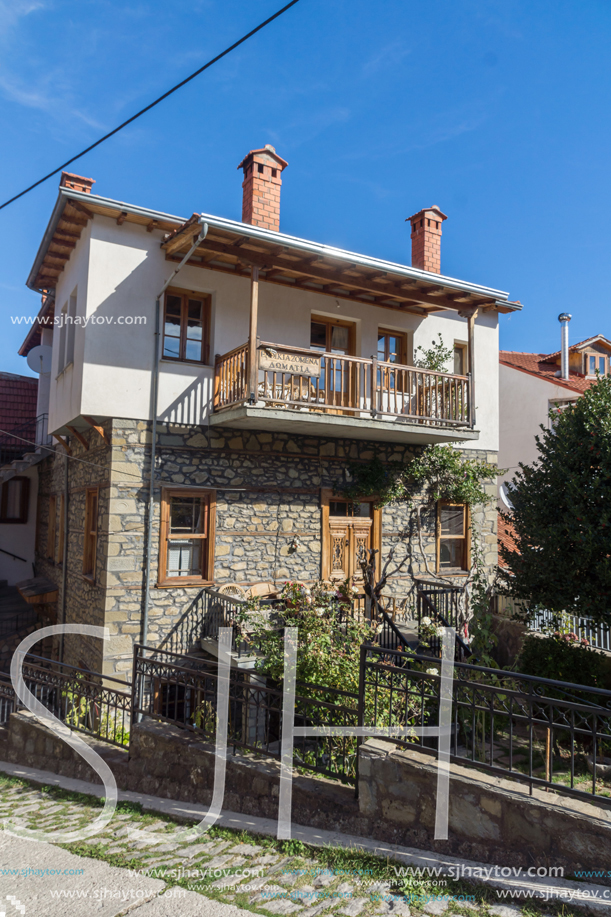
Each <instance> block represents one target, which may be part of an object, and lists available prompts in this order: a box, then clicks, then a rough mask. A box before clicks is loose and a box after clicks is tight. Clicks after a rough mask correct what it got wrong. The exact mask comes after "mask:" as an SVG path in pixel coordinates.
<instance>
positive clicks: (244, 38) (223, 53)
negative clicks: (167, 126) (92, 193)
mask: <svg viewBox="0 0 611 917" xmlns="http://www.w3.org/2000/svg"><path fill="white" fill-rule="evenodd" d="M296 3H299V0H291V2H290V3H287V5H286V6H283V7H282V9H281V10H278V12H277V13H274V15H273V16H270V17H269V19H266V20H265V22H262V23H260V25H258V26H257V27H256V28H255V29H252V30H251V31H250V32H248V33H247V34H246V35H243V36H242V38H240V39H239V40H238V41H236V42H234V43H233V44H232V45H230V46H229V47H228V48H225V50H224V51H221V53H220V54H217V55H216V57H213V58H212V60H209V61H208V63H207V64H204V66H203V67H200V68H199V70H196V71H195V72H194V73H192V74H191V76H188V77H187V78H186V79H184V80H181V82H180V83H177V84H176V86H172V88H171V89H168V91H167V92H164V94H163V95H162V96H159V98H158V99H155V101H154V102H151V103H150V105H147V106H146V107H145V108H142V109H141V110H140V111H138V112H136V114H135V115H132V116H131V118H128V119H127V121H124V122H123V124H119V126H118V127H115V128H114V130H112V131H110V132H109V133H108V134H104V136H103V137H100V139H99V140H96V142H95V143H92V144H91V146H88V147H87V148H86V149H84V150H81V152H80V153H77V154H76V156H73V157H72V159H67V160H66V162H64V163H62V164H61V166H58V167H57V169H53V171H52V172H49V173H48V175H45V176H44V177H43V178H39V179H38V181H35V182H34V184H33V185H30V186H29V188H25V189H24V190H23V191H20V192H19V194H15V195H14V197H11V198H9V199H8V201H5V202H4V203H3V204H0V210H3V209H4V208H5V207H8V205H9V204H12V203H13V201H17V200H19V198H20V197H23V196H24V194H27V193H28V192H29V191H32V190H33V189H34V188H37V187H38V185H42V183H43V182H45V181H46V180H47V179H48V178H51V177H52V176H53V175H57V173H58V172H61V170H62V169H65V168H66V166H69V165H70V164H71V163H73V162H76V160H77V159H80V158H81V157H82V156H84V155H85V153H89V152H91V150H94V149H95V148H96V146H99V145H100V144H101V143H104V141H105V140H108V139H109V137H112V136H114V134H118V133H119V131H121V130H123V128H124V127H127V125H128V124H131V123H132V122H133V121H135V120H136V119H137V118H139V117H140V116H141V115H144V114H145V113H146V112H147V111H150V110H151V108H154V107H155V105H159V103H160V102H163V100H164V99H167V97H168V96H171V95H172V93H173V92H176V90H177V89H181V88H182V87H183V86H186V84H187V83H190V82H191V80H194V79H195V77H196V76H199V74H200V73H203V72H204V70H207V69H208V67H211V66H212V65H213V64H216V62H217V61H220V60H221V58H223V57H225V56H226V55H227V54H229V53H230V52H231V51H233V50H235V48H237V47H239V45H242V44H244V42H245V41H248V39H249V38H252V36H253V35H256V34H257V32H260V31H261V29H264V28H265V26H266V25H269V24H270V22H273V21H274V19H278V17H279V16H282V14H283V13H286V11H287V10H289V9H290V8H291V7H292V6H295V4H296Z"/></svg>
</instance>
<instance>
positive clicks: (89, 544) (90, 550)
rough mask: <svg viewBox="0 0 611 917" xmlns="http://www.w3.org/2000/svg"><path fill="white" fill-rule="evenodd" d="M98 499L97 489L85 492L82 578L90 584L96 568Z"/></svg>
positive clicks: (93, 581)
mask: <svg viewBox="0 0 611 917" xmlns="http://www.w3.org/2000/svg"><path fill="white" fill-rule="evenodd" d="M99 498H100V491H99V488H98V487H88V488H87V490H86V492H85V520H84V527H83V528H84V531H83V535H84V537H83V576H84V577H85V578H86V579H88V580H90V581H91V582H92V583H95V576H96V568H97V552H98V518H99V515H100V506H99ZM94 501H95V503H94ZM94 505H95V512H94V508H93V507H94Z"/></svg>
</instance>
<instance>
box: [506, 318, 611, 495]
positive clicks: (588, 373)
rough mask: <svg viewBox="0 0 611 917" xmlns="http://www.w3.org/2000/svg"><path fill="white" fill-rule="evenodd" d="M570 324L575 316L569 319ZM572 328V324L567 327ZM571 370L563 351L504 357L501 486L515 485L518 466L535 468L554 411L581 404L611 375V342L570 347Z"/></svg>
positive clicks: (591, 341) (594, 341) (598, 337)
mask: <svg viewBox="0 0 611 917" xmlns="http://www.w3.org/2000/svg"><path fill="white" fill-rule="evenodd" d="M567 318H568V320H570V317H567ZM563 324H564V326H565V328H566V329H567V334H568V321H566V322H564V323H563ZM566 353H567V361H566V370H565V371H564V372H563V368H562V351H561V350H559V351H558V352H557V353H551V354H543V353H516V352H514V351H509V350H501V352H500V353H499V361H500V369H499V421H500V436H499V466H500V467H501V468H506V469H507V471H506V473H505V474H504V475H503V476H501V477H499V486H501V487H502V485H503V484H504V483H505V482H507V481H511V479H512V478H513V476H514V475H515V473H516V471H517V470H518V465H519V463H520V462H523V463H524V464H525V465H530V464H532V462H534V461H535V459H536V458H537V456H538V452H537V443H536V440H535V437H536V436H537V434H538V433H540V427H541V425H543V426H544V427H546V428H549V425H550V417H549V412H550V410H552V409H557V410H562V408H563V407H566V405H567V404H570V403H571V402H572V401H576V400H577V399H578V398H579V396H580V395H582V394H583V393H584V392H585V391H586V390H587V389H588V388H589V387H590V385H592V383H593V382H594V381H595V380H596V377H597V373H600V374H601V375H603V376H605V375H608V374H609V372H610V371H611V370H610V362H609V361H610V359H611V341H609V340H607V338H605V337H603V335H602V334H598V335H596V336H594V337H591V338H588V339H587V340H586V341H580V342H579V343H578V344H573V345H572V346H571V347H568V340H567V349H566Z"/></svg>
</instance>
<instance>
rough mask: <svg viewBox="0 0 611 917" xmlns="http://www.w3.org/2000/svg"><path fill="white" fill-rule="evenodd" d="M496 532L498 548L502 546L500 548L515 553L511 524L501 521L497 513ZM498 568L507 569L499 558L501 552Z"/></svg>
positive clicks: (501, 518)
mask: <svg viewBox="0 0 611 917" xmlns="http://www.w3.org/2000/svg"><path fill="white" fill-rule="evenodd" d="M497 532H498V535H497V537H498V543H499V548H500V547H501V545H502V546H503V547H504V548H506V549H507V550H508V551H515V550H516V544H515V541H514V530H513V526H512V525H511V523H507V522H505V520H504V519H503V517H502V516H501V514H500V513H499V517H498V529H497ZM499 567H504V568H505V569H507V564H506V563H505V561H504V560H503V558H502V557H501V552H500V551H499Z"/></svg>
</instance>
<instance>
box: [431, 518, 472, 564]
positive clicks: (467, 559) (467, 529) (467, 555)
mask: <svg viewBox="0 0 611 917" xmlns="http://www.w3.org/2000/svg"><path fill="white" fill-rule="evenodd" d="M443 506H461V507H462V508H463V513H464V516H463V519H464V535H463V536H452V535H445V536H442V534H441V508H442V507H443ZM470 521H471V514H470V507H469V504H468V503H454V502H452V501H451V500H438V501H437V514H436V524H435V569H436V572H437V574H438V575H439V576H467V575H468V574H469V570H470V567H471V526H470ZM459 538H461V540H462V541H464V545H463V564H464V566H463V567H451V568H448V567H442V566H441V542H442V541H458V539H459Z"/></svg>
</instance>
